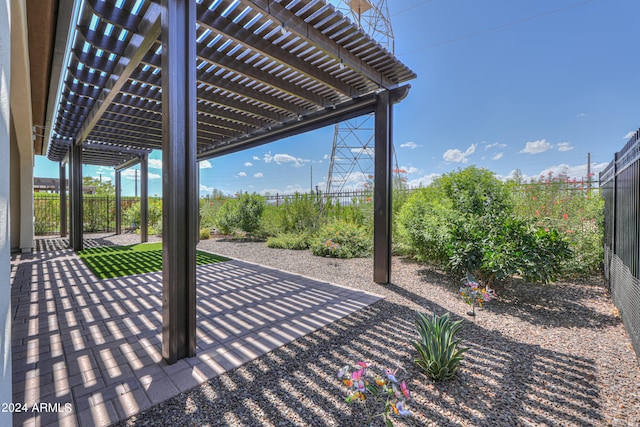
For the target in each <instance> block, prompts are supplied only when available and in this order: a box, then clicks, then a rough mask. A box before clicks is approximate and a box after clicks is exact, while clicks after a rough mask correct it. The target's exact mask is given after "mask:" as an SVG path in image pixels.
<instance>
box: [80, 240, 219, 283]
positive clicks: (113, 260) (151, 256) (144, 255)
mask: <svg viewBox="0 0 640 427" xmlns="http://www.w3.org/2000/svg"><path fill="white" fill-rule="evenodd" d="M78 255H80V258H81V259H82V260H83V261H84V263H85V264H86V265H87V267H89V268H90V269H91V271H93V273H94V274H95V275H96V276H98V277H99V278H101V279H111V278H114V277H122V276H131V275H133V274H140V273H151V272H154V271H161V270H162V243H161V242H160V243H140V244H137V245H130V246H103V247H99V248H91V249H85V250H83V251H80V252H78ZM221 261H229V258H225V257H222V256H219V255H214V254H210V253H208V252H202V251H196V265H204V264H213V263H216V262H221Z"/></svg>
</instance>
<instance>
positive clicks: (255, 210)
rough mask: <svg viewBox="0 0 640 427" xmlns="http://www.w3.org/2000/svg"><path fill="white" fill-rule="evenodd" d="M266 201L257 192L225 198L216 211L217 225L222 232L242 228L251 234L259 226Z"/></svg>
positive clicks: (230, 231)
mask: <svg viewBox="0 0 640 427" xmlns="http://www.w3.org/2000/svg"><path fill="white" fill-rule="evenodd" d="M265 206H266V203H265V200H264V197H262V196H260V195H258V194H255V193H254V194H249V193H244V194H242V195H240V197H238V198H237V199H227V200H226V201H225V202H224V204H223V205H222V206H221V207H220V210H219V211H218V218H217V225H218V228H219V229H220V231H221V232H222V233H223V234H231V233H232V232H233V231H236V230H242V231H244V232H245V233H249V234H253V233H255V232H256V231H258V230H259V228H260V220H261V217H262V213H263V212H264V209H265Z"/></svg>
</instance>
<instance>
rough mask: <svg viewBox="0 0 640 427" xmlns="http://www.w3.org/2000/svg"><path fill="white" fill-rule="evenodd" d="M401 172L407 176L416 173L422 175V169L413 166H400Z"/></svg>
mask: <svg viewBox="0 0 640 427" xmlns="http://www.w3.org/2000/svg"><path fill="white" fill-rule="evenodd" d="M400 170H401V171H404V172H405V173H406V174H407V175H412V174H414V173H422V170H421V169H418V168H416V167H413V166H400Z"/></svg>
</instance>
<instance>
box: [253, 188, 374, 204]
mask: <svg viewBox="0 0 640 427" xmlns="http://www.w3.org/2000/svg"><path fill="white" fill-rule="evenodd" d="M305 194H311V195H312V196H313V197H315V198H316V199H317V200H318V202H320V203H322V204H326V203H332V204H339V205H341V206H346V205H357V204H359V203H362V202H370V201H371V200H372V199H373V191H371V190H354V191H342V192H339V193H323V192H322V191H317V192H315V193H305ZM305 194H301V193H295V194H270V195H267V196H265V200H266V202H267V204H269V205H276V206H280V205H281V204H283V203H286V202H289V201H291V200H293V199H295V198H296V197H300V196H304V195H305Z"/></svg>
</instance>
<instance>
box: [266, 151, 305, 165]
mask: <svg viewBox="0 0 640 427" xmlns="http://www.w3.org/2000/svg"><path fill="white" fill-rule="evenodd" d="M263 160H264V162H265V163H271V162H276V163H277V164H279V165H282V164H285V163H292V164H293V166H294V167H296V168H299V167H302V166H304V164H305V163H309V162H310V160H307V159H301V158H299V157H294V156H292V155H290V154H282V153H281V154H276V155H271V153H270V152H269V153H266V154H265V155H264V158H263Z"/></svg>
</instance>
